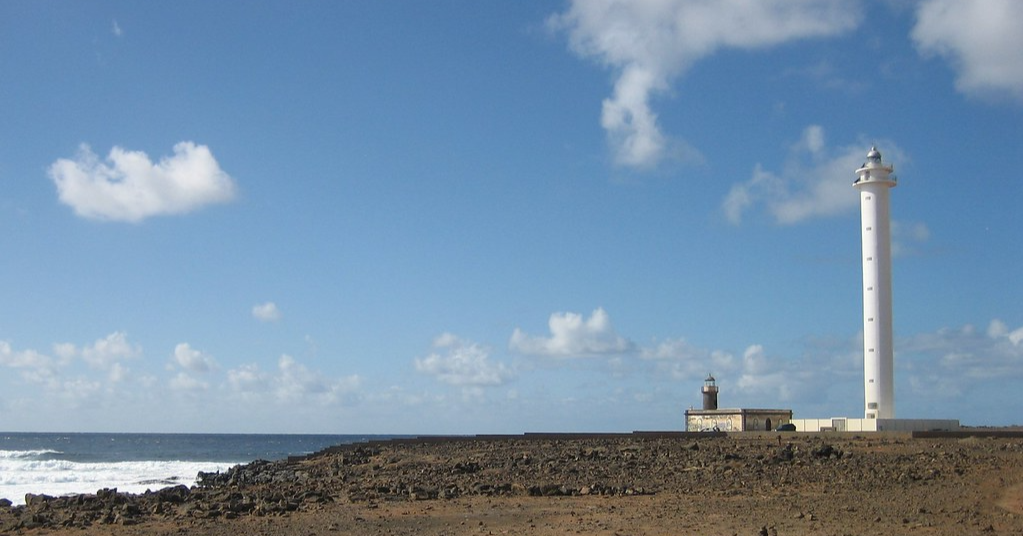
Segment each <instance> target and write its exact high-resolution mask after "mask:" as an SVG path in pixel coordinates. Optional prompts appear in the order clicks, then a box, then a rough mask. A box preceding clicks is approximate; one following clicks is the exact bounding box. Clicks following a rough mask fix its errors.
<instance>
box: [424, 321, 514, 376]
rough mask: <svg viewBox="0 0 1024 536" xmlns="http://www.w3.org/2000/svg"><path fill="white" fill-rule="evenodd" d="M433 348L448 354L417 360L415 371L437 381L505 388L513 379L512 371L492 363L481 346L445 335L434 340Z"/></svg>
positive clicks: (502, 365) (448, 334) (434, 354)
mask: <svg viewBox="0 0 1024 536" xmlns="http://www.w3.org/2000/svg"><path fill="white" fill-rule="evenodd" d="M434 348H438V349H442V350H445V353H444V355H442V354H441V353H437V352H435V353H432V354H430V355H429V356H427V357H424V358H416V360H415V365H416V370H417V371H419V372H421V373H423V374H427V375H429V376H433V377H435V378H437V380H439V381H442V382H444V383H448V384H451V385H459V386H462V387H467V388H468V387H470V386H473V387H480V386H485V385H502V384H504V383H505V382H507V381H508V380H509V379H511V378H512V376H513V373H512V371H511V370H510V369H509V368H508V367H506V366H505V365H504V364H503V363H495V362H492V361H491V360H490V353H489V352H488V350H487V349H486V348H483V347H481V346H480V345H478V344H476V343H473V342H469V341H465V340H462V339H460V338H458V337H457V336H455V335H453V334H451V333H444V334H442V335H440V336H439V337H437V339H435V340H434Z"/></svg>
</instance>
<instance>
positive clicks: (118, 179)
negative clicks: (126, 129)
mask: <svg viewBox="0 0 1024 536" xmlns="http://www.w3.org/2000/svg"><path fill="white" fill-rule="evenodd" d="M49 174H50V178H51V179H52V180H53V182H54V183H55V184H56V185H57V193H58V196H59V198H60V201H61V202H62V203H64V204H65V205H68V206H70V207H71V208H73V209H74V211H75V213H76V214H78V215H79V216H82V217H84V218H90V219H97V220H110V221H127V222H139V221H142V220H144V219H146V218H149V217H152V216H158V215H168V214H182V213H186V212H190V211H192V210H195V209H198V208H200V207H203V206H206V205H209V204H213V203H225V202H227V201H230V200H232V199H233V198H234V197H235V190H236V187H235V183H234V180H232V178H231V177H230V176H229V175H228V174H227V173H225V172H224V171H223V170H221V168H220V166H219V165H218V164H217V160H216V159H214V157H213V154H212V153H211V152H210V149H209V148H207V147H206V146H205V145H196V144H195V143H192V142H190V141H183V142H180V143H178V144H176V145H175V146H174V155H172V156H170V157H165V158H162V159H161V160H160V161H159V162H157V163H156V164H154V163H153V162H152V161H150V159H149V156H147V155H146V153H143V152H141V151H126V150H124V149H122V148H121V147H114V148H113V149H111V150H110V154H109V155H108V156H107V160H106V161H105V162H101V161H100V160H99V158H98V157H97V156H96V154H94V153H93V152H92V150H91V149H90V148H89V146H87V145H82V146H81V148H80V149H79V152H78V155H77V156H75V158H74V159H65V158H61V159H59V160H57V161H56V162H54V163H53V164H52V165H51V166H50V169H49Z"/></svg>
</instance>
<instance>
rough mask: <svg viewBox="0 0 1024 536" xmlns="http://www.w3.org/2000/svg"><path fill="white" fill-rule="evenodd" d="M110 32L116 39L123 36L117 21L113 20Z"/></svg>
mask: <svg viewBox="0 0 1024 536" xmlns="http://www.w3.org/2000/svg"><path fill="white" fill-rule="evenodd" d="M110 31H111V33H113V34H114V35H115V36H117V37H121V36H122V35H124V31H123V30H121V25H120V24H118V23H117V19H114V21H113V24H112V25H111V27H110Z"/></svg>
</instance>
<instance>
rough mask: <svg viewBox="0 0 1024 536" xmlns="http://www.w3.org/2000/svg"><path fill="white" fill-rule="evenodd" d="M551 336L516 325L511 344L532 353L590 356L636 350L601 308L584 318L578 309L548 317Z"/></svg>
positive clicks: (522, 351)
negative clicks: (535, 334)
mask: <svg viewBox="0 0 1024 536" xmlns="http://www.w3.org/2000/svg"><path fill="white" fill-rule="evenodd" d="M548 329H550V331H551V336H550V337H534V336H530V335H527V334H526V333H525V332H523V331H522V330H520V329H519V328H516V329H515V331H514V332H513V333H512V338H511V339H510V340H509V347H510V348H511V349H512V350H514V351H517V352H520V353H523V354H528V355H540V356H552V357H586V356H597V355H615V354H623V353H628V352H632V351H634V349H635V345H634V344H633V343H632V342H631V341H629V340H628V339H625V338H623V337H620V336H619V334H618V333H616V332H615V328H614V327H612V323H611V319H610V318H609V316H608V313H606V312H605V311H604V309H602V308H597V309H595V310H594V312H592V313H591V314H590V318H588V319H586V320H584V319H583V315H581V314H578V313H553V314H552V315H551V317H550V318H549V319H548Z"/></svg>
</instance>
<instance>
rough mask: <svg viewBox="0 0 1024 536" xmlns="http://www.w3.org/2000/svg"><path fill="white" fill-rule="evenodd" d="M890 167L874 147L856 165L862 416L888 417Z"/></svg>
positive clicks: (892, 184) (890, 407) (893, 183)
mask: <svg viewBox="0 0 1024 536" xmlns="http://www.w3.org/2000/svg"><path fill="white" fill-rule="evenodd" d="M891 173H892V166H886V165H883V164H882V154H881V153H879V152H878V150H877V149H875V148H874V147H872V148H871V151H869V152H868V158H867V162H865V163H864V165H862V166H861V167H860V169H858V170H857V180H856V181H855V182H854V183H853V187H854V188H856V189H857V190H858V191H860V219H861V230H860V232H861V250H862V255H863V257H862V258H861V262H862V263H863V267H864V282H863V285H864V288H863V292H864V418H865V419H893V418H895V410H894V408H893V374H892V369H893V366H892V260H891V257H892V248H891V246H890V233H889V189H890V188H893V187H895V186H896V178H895V177H890V174H891Z"/></svg>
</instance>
